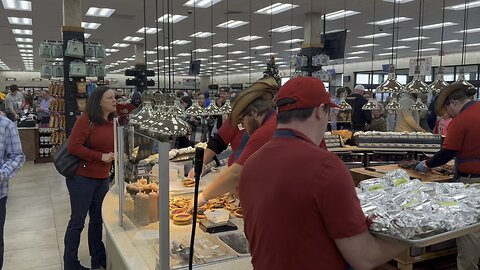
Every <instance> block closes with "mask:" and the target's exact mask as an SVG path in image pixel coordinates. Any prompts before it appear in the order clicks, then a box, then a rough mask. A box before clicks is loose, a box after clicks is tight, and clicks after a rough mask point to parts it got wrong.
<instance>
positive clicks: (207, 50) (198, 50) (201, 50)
mask: <svg viewBox="0 0 480 270" xmlns="http://www.w3.org/2000/svg"><path fill="white" fill-rule="evenodd" d="M209 51H210V49H201V48H200V49H195V50H193V52H209ZM197 60H198V59H197Z"/></svg>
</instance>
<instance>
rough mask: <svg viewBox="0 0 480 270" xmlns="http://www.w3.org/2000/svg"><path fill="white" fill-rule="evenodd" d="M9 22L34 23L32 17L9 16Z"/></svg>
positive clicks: (19, 23)
mask: <svg viewBox="0 0 480 270" xmlns="http://www.w3.org/2000/svg"><path fill="white" fill-rule="evenodd" d="M8 22H9V23H10V24H18V25H32V19H30V18H19V17H8Z"/></svg>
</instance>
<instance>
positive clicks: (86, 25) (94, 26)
mask: <svg viewBox="0 0 480 270" xmlns="http://www.w3.org/2000/svg"><path fill="white" fill-rule="evenodd" d="M100 25H101V24H100V23H89V22H82V27H83V28H85V29H89V30H95V29H98V27H100Z"/></svg>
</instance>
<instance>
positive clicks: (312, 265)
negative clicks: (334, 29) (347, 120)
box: [239, 77, 405, 270]
mask: <svg viewBox="0 0 480 270" xmlns="http://www.w3.org/2000/svg"><path fill="white" fill-rule="evenodd" d="M276 103H277V107H278V115H277V121H278V125H277V129H276V131H275V134H274V136H273V138H272V140H270V141H269V142H268V143H266V144H265V145H264V146H263V147H262V148H261V149H259V150H258V151H257V152H256V153H255V155H253V156H251V157H250V158H249V159H248V160H247V162H246V163H245V165H244V166H243V169H242V173H241V178H240V185H239V194H240V199H241V200H242V209H243V215H244V221H245V234H246V236H247V238H248V240H249V244H250V252H251V254H252V264H253V267H254V269H255V270H267V269H268V270H283V269H285V270H287V269H288V270H290V269H302V270H314V269H315V270H317V269H329V270H337V269H338V270H345V269H347V267H348V265H351V266H352V268H354V269H357V270H358V269H372V268H374V267H375V266H377V265H380V264H382V263H384V262H386V261H388V260H390V259H392V258H393V257H394V256H395V255H397V254H398V253H400V252H401V251H402V250H403V249H404V248H405V247H404V246H403V245H401V244H397V243H393V242H388V241H385V240H381V239H378V238H375V237H373V236H372V235H371V234H370V233H369V232H368V226H367V220H366V218H365V215H364V213H363V211H362V209H361V208H360V203H359V200H358V198H357V196H356V193H355V188H354V185H353V180H352V178H351V176H350V173H349V171H348V169H347V168H346V167H345V165H344V164H343V163H342V161H341V160H340V159H339V158H338V157H337V156H336V155H335V154H333V153H330V152H328V151H327V150H326V149H323V148H321V147H319V145H320V143H321V141H322V139H323V135H324V133H325V131H326V130H327V124H328V114H329V111H330V108H331V107H335V106H336V105H335V104H334V103H332V102H331V100H330V95H329V94H328V93H327V92H326V90H325V87H324V85H323V82H322V81H320V80H319V79H316V78H312V77H299V78H294V79H291V80H289V81H288V82H287V83H286V84H285V85H284V86H283V87H282V88H281V89H280V92H279V93H278V97H277V98H276Z"/></svg>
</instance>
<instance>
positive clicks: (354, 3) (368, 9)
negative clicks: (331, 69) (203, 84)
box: [0, 0, 480, 75]
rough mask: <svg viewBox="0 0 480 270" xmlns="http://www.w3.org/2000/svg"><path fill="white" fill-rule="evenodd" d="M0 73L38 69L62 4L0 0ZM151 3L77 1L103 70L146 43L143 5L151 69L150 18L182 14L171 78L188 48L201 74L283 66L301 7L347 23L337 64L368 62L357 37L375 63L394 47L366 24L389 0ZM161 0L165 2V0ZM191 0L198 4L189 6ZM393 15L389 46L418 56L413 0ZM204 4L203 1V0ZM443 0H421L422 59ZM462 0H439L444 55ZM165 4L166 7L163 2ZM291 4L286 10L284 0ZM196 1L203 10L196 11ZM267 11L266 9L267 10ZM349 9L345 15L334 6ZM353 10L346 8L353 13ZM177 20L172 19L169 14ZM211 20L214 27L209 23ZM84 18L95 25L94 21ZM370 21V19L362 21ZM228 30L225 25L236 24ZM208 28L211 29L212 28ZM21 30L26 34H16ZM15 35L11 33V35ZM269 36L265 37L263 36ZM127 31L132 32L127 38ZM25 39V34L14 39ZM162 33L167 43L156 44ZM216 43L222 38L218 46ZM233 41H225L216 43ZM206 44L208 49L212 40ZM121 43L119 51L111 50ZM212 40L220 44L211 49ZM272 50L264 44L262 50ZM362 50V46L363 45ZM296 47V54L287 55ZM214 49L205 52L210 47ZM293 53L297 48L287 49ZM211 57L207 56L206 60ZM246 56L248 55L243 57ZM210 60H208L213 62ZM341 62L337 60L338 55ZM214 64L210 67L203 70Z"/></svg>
mask: <svg viewBox="0 0 480 270" xmlns="http://www.w3.org/2000/svg"><path fill="white" fill-rule="evenodd" d="M0 1H1V2H2V4H3V6H0V37H1V39H0V48H1V49H0V70H2V69H9V70H39V68H40V65H41V64H42V63H43V62H44V59H41V58H40V57H39V56H38V48H39V45H40V43H41V42H42V41H44V40H61V39H62V35H61V25H62V21H63V19H62V1H60V0H42V1H21V0H0ZM280 1H282V2H277V1H270V0H190V1H189V0H170V1H161V0H158V15H157V13H156V5H157V2H156V1H154V0H146V8H144V1H142V0H136V1H127V0H103V1H93V0H82V14H83V22H85V23H89V24H87V25H86V26H88V28H92V27H97V28H96V29H87V30H86V34H87V36H88V38H86V41H91V42H99V43H101V44H103V45H105V46H106V48H107V51H108V54H109V55H108V56H107V57H106V58H105V59H103V63H104V64H106V65H107V67H109V70H110V72H113V73H123V70H124V69H127V68H130V67H132V66H133V65H134V44H135V40H139V42H145V39H144V33H143V32H141V31H139V30H140V29H141V28H142V27H144V11H145V12H146V26H147V27H149V28H153V29H150V30H151V32H150V33H151V34H147V35H146V37H147V38H146V44H147V47H146V48H147V51H148V53H149V54H147V62H148V64H149V65H148V66H149V68H156V67H157V63H156V59H157V52H156V50H155V48H156V47H157V35H156V29H155V28H156V19H157V18H160V17H162V16H163V15H164V14H167V13H170V14H174V15H181V16H185V17H179V18H180V19H181V20H179V21H178V22H175V23H172V24H171V28H170V36H171V37H170V41H177V43H179V44H173V45H170V46H171V48H172V49H171V51H170V53H171V55H172V56H173V57H176V58H175V59H171V60H170V63H171V70H173V69H174V70H175V73H176V74H178V75H183V74H185V73H186V72H187V71H188V66H189V65H188V62H189V61H190V60H191V52H192V50H193V49H195V48H196V49H205V50H204V51H205V52H202V50H200V51H198V52H196V58H197V59H201V60H202V71H203V74H209V72H211V71H212V70H213V71H214V74H215V75H221V74H225V73H227V72H229V73H248V72H255V71H263V70H264V69H265V63H266V62H267V61H268V60H269V58H270V55H271V54H273V55H274V56H275V57H276V63H277V65H278V66H279V67H280V68H289V67H290V58H291V55H292V54H296V53H297V52H298V50H299V48H300V47H301V41H302V40H303V38H304V20H305V13H308V12H312V11H313V12H319V13H322V14H327V21H326V31H327V32H331V31H336V30H342V29H347V30H348V33H347V41H346V47H345V62H346V63H351V62H359V61H371V57H372V47H371V46H370V47H356V46H358V45H364V44H371V43H372V42H373V40H372V38H371V37H370V38H369V37H367V38H362V37H365V36H369V35H372V33H375V34H380V35H384V36H383V37H376V38H375V40H374V43H375V44H378V45H377V46H374V47H373V48H374V59H375V60H380V59H386V60H387V61H388V59H389V58H390V57H391V53H392V50H391V49H389V48H390V47H392V35H391V34H392V30H393V24H392V23H391V20H390V22H385V23H380V24H379V23H377V24H376V25H373V24H371V22H373V21H374V3H375V10H376V12H375V17H376V18H375V19H376V21H382V20H388V19H392V17H393V15H394V13H393V12H394V10H393V7H394V4H393V2H394V0H375V1H374V0H325V1H318V0H280ZM167 2H169V3H167ZM193 2H196V3H197V4H195V5H199V6H197V7H196V8H194V7H193V6H188V4H189V3H190V4H191V3H193ZM396 2H397V3H399V4H398V5H397V17H398V16H399V17H401V18H402V19H400V20H399V21H400V22H399V23H398V28H397V29H396V33H397V34H398V38H396V36H397V34H396V35H395V41H394V46H398V47H399V48H398V49H395V52H396V55H395V56H396V57H407V58H408V57H410V58H414V57H416V56H417V42H418V40H417V39H416V37H417V36H418V29H417V26H418V25H419V21H418V18H419V7H420V0H403V1H402V0H396ZM212 3H213V5H212V6H210V7H204V5H206V6H209V5H210V4H212ZM277 3H283V4H286V5H285V6H286V7H287V8H286V10H285V11H282V9H281V8H280V9H277V8H276V7H274V8H269V9H267V11H266V12H265V13H266V14H259V13H258V10H261V9H264V8H265V7H269V6H271V5H276V6H278V5H279V4H277ZM442 3H443V0H424V6H425V9H424V15H423V25H425V26H429V25H437V27H432V29H424V30H423V33H422V36H423V37H424V39H422V43H423V44H422V48H423V49H424V51H423V52H422V55H423V56H433V57H438V55H439V54H440V44H439V42H440V41H441V32H442V28H441V27H438V24H440V25H441V22H442ZM464 3H465V1H464V0H446V6H447V8H446V9H445V22H446V25H445V28H444V29H445V31H444V52H445V54H451V53H459V52H461V51H462V42H463V32H462V31H463V30H464V8H463V7H464ZM167 4H169V5H168V6H167ZM292 4H293V5H294V8H290V9H289V8H288V7H289V6H290V5H292ZM200 5H201V6H202V7H200ZM469 5H470V8H469V16H468V17H469V19H468V27H467V29H468V30H469V32H468V39H467V47H466V49H467V53H472V52H478V51H479V50H480V20H479V19H478V17H477V16H476V15H477V14H478V12H479V11H480V1H477V0H469ZM29 6H30V8H31V11H24V10H12V9H7V8H12V7H13V8H17V9H21V8H26V9H29ZM92 7H96V8H108V9H114V11H113V13H112V14H111V15H110V16H109V17H97V16H87V15H86V14H87V12H88V11H89V10H90V8H92ZM269 10H271V11H272V13H276V12H277V11H280V12H279V13H276V14H274V15H270V14H268V13H269ZM344 10H347V14H346V15H343V14H344V13H342V11H344ZM352 11H353V12H352ZM90 12H93V13H94V14H95V13H96V14H97V15H99V14H100V15H103V16H108V15H109V13H111V10H110V12H109V10H95V9H91V10H90ZM176 18H177V17H175V19H176ZM229 20H235V21H243V22H244V23H241V22H240V23H236V24H234V23H233V22H232V23H230V26H232V28H222V27H219V25H220V24H222V23H225V22H227V21H229ZM212 22H213V28H212ZM92 23H96V24H97V25H95V24H92ZM369 23H370V24H369ZM237 25H239V26H238V27H235V28H233V26H237ZM288 25H292V26H298V29H295V30H293V31H286V32H271V31H270V30H271V29H275V28H279V27H282V26H287V27H284V28H287V30H289V27H288ZM166 26H167V24H164V23H163V22H162V21H160V22H159V28H160V29H161V30H160V31H159V32H158V38H159V43H158V44H159V45H160V46H167V44H168V42H167V41H166V38H167V35H168V31H167V29H166ZM212 29H213V31H212ZM22 30H27V31H22ZM194 31H195V32H213V33H215V34H214V35H213V36H207V35H208V34H205V36H207V37H197V38H194V37H192V34H193V33H194ZM15 33H16V34H15ZM270 35H271V36H270ZM245 36H259V37H261V38H259V39H256V40H252V41H251V42H249V41H242V40H238V39H239V38H242V37H245ZM132 37H133V38H132ZM22 38H23V39H22ZM164 39H165V42H164ZM290 40H293V42H291V41H290ZM222 43H223V44H222ZM225 44H232V45H230V46H228V47H221V46H222V45H225ZM212 45H214V46H212ZM118 46H123V47H118ZM219 46H220V47H219ZM269 46H270V47H269ZM365 46H367V45H365ZM291 49H294V51H289V50H291ZM212 50H213V51H212ZM295 50H296V51H295ZM159 56H160V70H161V71H163V69H164V68H163V66H164V64H165V62H162V61H166V62H168V59H165V57H164V56H166V57H168V51H164V50H160V51H159ZM212 56H213V58H212ZM249 57H253V58H250V59H248V58H249ZM212 62H213V63H212ZM338 62H340V63H342V62H343V60H339V61H337V63H338ZM212 66H213V67H214V68H213V69H211V68H210V67H212Z"/></svg>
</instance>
